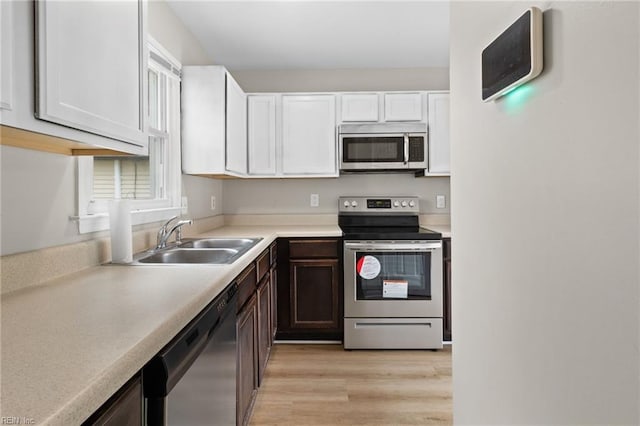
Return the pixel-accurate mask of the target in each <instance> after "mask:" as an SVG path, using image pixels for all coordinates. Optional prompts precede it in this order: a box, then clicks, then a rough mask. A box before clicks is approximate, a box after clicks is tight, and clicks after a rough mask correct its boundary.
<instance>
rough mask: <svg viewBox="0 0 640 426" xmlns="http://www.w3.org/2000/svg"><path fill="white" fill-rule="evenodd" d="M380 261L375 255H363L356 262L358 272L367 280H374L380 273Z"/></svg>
mask: <svg viewBox="0 0 640 426" xmlns="http://www.w3.org/2000/svg"><path fill="white" fill-rule="evenodd" d="M380 269H381V268H380V261H379V260H378V259H376V258H375V257H373V256H369V255H367V256H363V257H361V258H360V260H358V263H356V272H357V273H358V275H360V276H361V277H362V278H364V279H365V280H372V279H374V278H375V277H377V276H378V275H380Z"/></svg>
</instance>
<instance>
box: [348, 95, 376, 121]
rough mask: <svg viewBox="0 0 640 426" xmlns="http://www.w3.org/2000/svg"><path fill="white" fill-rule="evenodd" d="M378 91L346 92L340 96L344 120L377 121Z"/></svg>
mask: <svg viewBox="0 0 640 426" xmlns="http://www.w3.org/2000/svg"><path fill="white" fill-rule="evenodd" d="M378 98H379V97H378V94H377V93H362V94H361V93H345V94H342V95H341V96H340V120H341V121H342V122H350V121H354V122H366V121H372V122H376V121H378V120H379V113H378V103H379V101H378Z"/></svg>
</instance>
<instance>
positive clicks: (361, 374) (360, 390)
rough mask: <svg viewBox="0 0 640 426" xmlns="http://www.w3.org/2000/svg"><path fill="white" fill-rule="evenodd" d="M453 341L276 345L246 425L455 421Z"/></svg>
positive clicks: (390, 423) (426, 423)
mask: <svg viewBox="0 0 640 426" xmlns="http://www.w3.org/2000/svg"><path fill="white" fill-rule="evenodd" d="M451 395H452V383H451V346H446V347H445V349H443V350H440V351H437V352H433V351H373V350H368V351H362V350H358V351H345V350H344V349H343V348H342V346H341V345H285V344H278V345H274V347H273V348H272V352H271V358H270V360H269V364H268V366H267V370H266V372H265V376H264V380H263V383H262V386H261V387H260V390H259V391H258V397H257V399H256V402H255V406H254V410H253V416H252V418H251V423H250V424H251V425H292V426H293V425H435V424H438V425H445V424H452V423H453V421H452V419H453V416H452V410H453V405H452V397H451Z"/></svg>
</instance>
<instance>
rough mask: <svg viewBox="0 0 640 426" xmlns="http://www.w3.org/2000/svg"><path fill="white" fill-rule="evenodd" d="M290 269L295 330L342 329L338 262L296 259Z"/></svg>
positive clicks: (334, 260) (335, 260)
mask: <svg viewBox="0 0 640 426" xmlns="http://www.w3.org/2000/svg"><path fill="white" fill-rule="evenodd" d="M289 268H290V269H289V270H290V274H291V275H290V281H289V283H290V291H291V293H290V295H289V297H290V299H289V303H290V305H291V322H290V325H291V328H329V329H335V328H338V327H339V326H340V320H339V313H338V303H339V302H338V301H339V297H338V279H339V278H338V260H337V259H322V260H292V261H291V263H290V266H289Z"/></svg>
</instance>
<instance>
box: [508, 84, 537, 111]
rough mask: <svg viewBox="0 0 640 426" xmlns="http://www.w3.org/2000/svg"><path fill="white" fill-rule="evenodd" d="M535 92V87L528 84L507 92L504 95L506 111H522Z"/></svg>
mask: <svg viewBox="0 0 640 426" xmlns="http://www.w3.org/2000/svg"><path fill="white" fill-rule="evenodd" d="M533 92H534V90H533V87H531V86H530V85H528V84H523V85H522V86H518V87H514V88H513V89H511V90H509V91H507V93H505V95H504V101H505V106H506V109H507V110H512V111H516V110H518V109H520V108H521V107H522V106H523V105H524V103H525V102H526V101H527V100H528V99H529V98H530V97H531V95H532V94H533Z"/></svg>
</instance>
